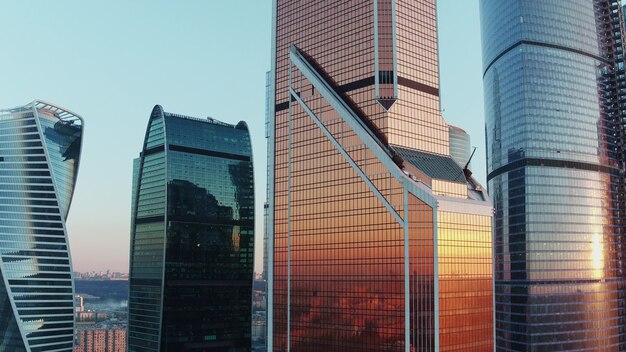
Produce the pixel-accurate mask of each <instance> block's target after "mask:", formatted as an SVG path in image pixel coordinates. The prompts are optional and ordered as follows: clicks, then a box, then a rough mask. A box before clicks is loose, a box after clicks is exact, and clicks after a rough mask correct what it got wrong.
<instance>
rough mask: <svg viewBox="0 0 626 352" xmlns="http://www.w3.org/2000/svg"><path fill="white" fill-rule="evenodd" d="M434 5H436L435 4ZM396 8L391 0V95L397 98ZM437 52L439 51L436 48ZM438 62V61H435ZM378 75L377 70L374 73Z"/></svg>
mask: <svg viewBox="0 0 626 352" xmlns="http://www.w3.org/2000/svg"><path fill="white" fill-rule="evenodd" d="M435 6H436V5H435ZM397 11H398V9H397V7H396V0H391V41H392V45H393V97H394V99H398V44H397V39H396V38H397V36H396V32H397V24H396V13H397ZM437 52H439V51H438V50H437ZM437 62H439V61H437ZM376 76H378V72H377V73H376Z"/></svg>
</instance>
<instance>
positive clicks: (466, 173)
mask: <svg viewBox="0 0 626 352" xmlns="http://www.w3.org/2000/svg"><path fill="white" fill-rule="evenodd" d="M474 153H476V147H474V150H473V151H472V155H470V157H469V160H468V161H467V164H465V167H464V168H463V174H465V178H466V179H467V180H469V179H470V178H471V177H472V172H471V171H470V169H468V168H467V167H468V166H469V164H470V162H471V161H472V158H473V157H474Z"/></svg>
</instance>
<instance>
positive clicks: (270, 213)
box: [266, 0, 276, 352]
mask: <svg viewBox="0 0 626 352" xmlns="http://www.w3.org/2000/svg"><path fill="white" fill-rule="evenodd" d="M271 42H272V44H271V45H272V53H271V55H272V62H271V69H270V93H269V95H270V99H269V109H270V110H269V121H268V122H269V126H268V133H269V140H268V142H267V143H268V151H267V152H268V158H267V163H268V165H267V169H268V171H269V172H268V179H267V184H268V188H267V190H268V193H269V196H268V197H267V202H268V207H267V232H268V234H267V240H268V243H267V255H268V258H267V270H268V273H267V282H266V285H267V286H266V287H267V312H266V314H267V321H266V325H267V336H266V341H267V342H266V343H267V351H268V352H272V351H273V350H274V204H275V201H274V163H275V162H274V159H275V155H274V144H275V143H276V137H275V136H276V130H275V128H276V126H275V121H276V0H272V40H271Z"/></svg>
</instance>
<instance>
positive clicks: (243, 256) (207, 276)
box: [128, 106, 254, 352]
mask: <svg viewBox="0 0 626 352" xmlns="http://www.w3.org/2000/svg"><path fill="white" fill-rule="evenodd" d="M134 170H135V176H134V181H133V182H134V190H133V207H132V208H133V220H132V236H131V263H130V265H131V268H130V301H129V334H128V348H129V351H198V352H199V351H220V352H221V351H228V352H238V351H242V352H243V351H249V350H250V343H251V340H250V337H251V336H250V334H251V321H250V318H251V293H252V291H251V290H252V278H253V264H254V258H253V255H254V252H253V249H254V231H253V230H254V187H253V174H252V152H251V144H250V138H249V133H248V129H247V126H246V124H245V123H243V122H240V123H239V124H237V125H236V126H233V125H228V124H225V123H221V122H219V121H215V120H211V119H208V120H206V119H205V120H203V119H196V118H191V117H186V116H180V115H175V114H170V113H166V112H163V110H162V109H161V107H160V106H157V107H155V109H154V110H153V113H152V115H151V117H150V122H149V125H148V131H147V134H146V140H145V144H144V149H143V151H142V154H141V157H140V158H139V159H136V161H135V163H134Z"/></svg>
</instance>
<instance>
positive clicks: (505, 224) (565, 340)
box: [480, 0, 626, 351]
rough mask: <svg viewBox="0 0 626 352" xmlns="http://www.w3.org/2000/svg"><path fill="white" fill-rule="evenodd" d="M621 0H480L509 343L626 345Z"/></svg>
mask: <svg viewBox="0 0 626 352" xmlns="http://www.w3.org/2000/svg"><path fill="white" fill-rule="evenodd" d="M616 4H617V2H615V3H613V2H610V1H587V0H573V1H541V0H525V1H499V0H481V2H480V11H481V24H482V39H483V67H484V69H485V71H484V89H485V113H486V132H487V149H488V153H487V155H488V160H487V168H488V170H487V171H488V185H489V193H490V195H491V197H492V199H493V202H494V207H495V216H494V235H495V243H494V255H495V272H494V274H495V275H494V277H495V302H496V303H495V304H496V306H495V311H496V313H495V314H496V347H497V350H498V351H573V350H575V351H623V350H625V348H626V347H625V345H624V334H625V333H626V330H625V324H626V320H625V316H624V315H625V310H624V259H626V258H625V253H624V247H623V246H624V241H625V239H624V228H623V226H624V225H623V217H624V213H623V192H624V189H623V150H621V148H622V147H621V142H620V141H621V140H623V133H622V132H621V129H620V127H619V125H620V123H619V120H620V119H621V116H623V111H621V110H620V109H619V108H617V106H618V102H619V99H620V93H619V91H618V89H617V88H619V86H622V87H623V83H624V76H623V74H622V75H621V77H620V74H619V70H620V69H621V70H622V73H623V48H622V47H621V40H622V39H623V31H620V27H621V26H623V19H622V18H621V15H619V13H616V12H615V11H614V10H615V9H617V5H616ZM620 23H621V25H620ZM614 26H617V27H614ZM615 28H617V32H615ZM615 33H617V34H615ZM613 35H615V36H616V37H615V38H613V37H612V36H613ZM620 61H621V63H620Z"/></svg>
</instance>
